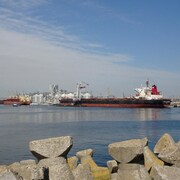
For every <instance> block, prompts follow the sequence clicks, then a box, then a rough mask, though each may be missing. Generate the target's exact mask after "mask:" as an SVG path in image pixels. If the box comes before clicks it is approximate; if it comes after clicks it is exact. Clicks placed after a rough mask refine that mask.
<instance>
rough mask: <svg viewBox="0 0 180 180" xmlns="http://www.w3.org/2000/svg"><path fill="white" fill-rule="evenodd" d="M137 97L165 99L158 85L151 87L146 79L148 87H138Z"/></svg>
mask: <svg viewBox="0 0 180 180" xmlns="http://www.w3.org/2000/svg"><path fill="white" fill-rule="evenodd" d="M135 91H136V96H135V98H136V99H147V100H153V99H163V95H162V94H161V93H160V92H159V91H158V90H157V86H156V85H153V86H152V87H149V82H148V81H146V87H141V88H136V89H135Z"/></svg>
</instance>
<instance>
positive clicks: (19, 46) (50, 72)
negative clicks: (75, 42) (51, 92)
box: [0, 30, 178, 96]
mask: <svg viewBox="0 0 180 180" xmlns="http://www.w3.org/2000/svg"><path fill="white" fill-rule="evenodd" d="M0 41H1V42H3V43H1V44H0V64H1V66H0V72H1V75H2V76H1V86H2V87H3V88H4V90H3V89H2V88H1V90H0V91H1V92H0V94H3V95H4V94H6V95H7V93H10V92H11V91H12V92H15V91H19V92H22V91H25V92H29V91H38V90H48V85H49V84H52V83H56V84H59V86H60V88H62V89H68V90H75V85H76V83H77V82H78V81H80V80H83V81H85V82H88V83H89V84H90V87H89V89H90V90H93V92H94V93H95V94H98V95H99V94H100V93H102V94H104V95H105V94H106V93H107V89H108V88H110V89H111V92H112V93H113V94H116V95H118V96H122V94H123V92H124V93H125V95H130V94H133V93H134V92H133V88H135V87H136V86H138V85H140V83H141V82H144V81H145V80H146V79H147V78H150V79H153V80H157V79H158V81H160V80H161V82H158V83H159V84H161V85H162V87H163V86H164V88H165V87H167V84H166V79H165V78H164V77H168V78H169V79H175V78H177V77H178V76H177V75H176V74H172V73H168V72H158V71H154V70H147V69H140V68H133V67H128V66H122V65H117V64H115V63H112V60H113V58H114V57H113V56H111V55H109V56H104V55H97V54H92V53H88V52H81V51H78V50H72V49H69V48H65V47H60V46H56V45H52V44H49V43H48V42H47V41H44V40H40V39H38V38H36V37H33V36H27V35H24V34H20V33H17V32H10V31H5V30H0ZM116 58H117V57H115V59H116ZM119 58H123V57H121V56H120V57H119ZM10 90H11V91H10ZM168 93H170V92H168Z"/></svg>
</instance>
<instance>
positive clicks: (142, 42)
mask: <svg viewBox="0 0 180 180" xmlns="http://www.w3.org/2000/svg"><path fill="white" fill-rule="evenodd" d="M179 9H180V1H179V0H173V1H170V0H157V1H155V0H154V1H144V0H138V1H135V0H131V1H130V0H127V1H122V0H118V1H116V0H29V1H27V0H1V1H0V42H1V43H0V65H1V66H0V72H1V77H0V82H1V89H0V97H1V96H8V95H11V94H13V93H15V92H34V91H48V87H49V84H58V85H59V87H60V89H67V90H69V91H74V90H75V86H76V83H77V82H79V81H85V82H87V83H89V84H90V86H89V87H88V89H89V90H90V91H92V92H93V94H94V95H100V94H103V95H107V92H108V93H109V91H110V92H111V93H112V94H114V95H116V96H122V95H123V94H124V95H127V96H129V95H132V94H134V88H136V87H138V86H140V85H141V84H145V81H146V79H149V80H150V84H154V83H156V84H157V86H158V87H159V88H160V90H162V91H163V94H164V95H165V96H169V97H173V96H175V97H178V96H180V71H179V67H180V61H179V59H180V51H179V47H180V36H179V34H180V21H179V17H180V11H179Z"/></svg>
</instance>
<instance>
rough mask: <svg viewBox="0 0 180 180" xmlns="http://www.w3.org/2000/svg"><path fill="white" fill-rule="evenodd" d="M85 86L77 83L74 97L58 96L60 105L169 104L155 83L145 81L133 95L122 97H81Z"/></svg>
mask: <svg viewBox="0 0 180 180" xmlns="http://www.w3.org/2000/svg"><path fill="white" fill-rule="evenodd" d="M83 88H85V86H84V85H83V83H81V82H80V83H78V84H77V91H76V93H75V97H74V98H60V100H59V101H60V106H74V107H114V108H166V107H169V106H170V103H171V99H168V98H167V99H166V98H164V97H163V95H162V94H161V93H160V92H159V91H158V89H157V86H156V85H152V86H151V87H149V82H148V81H146V86H145V87H140V88H136V89H135V91H136V94H135V95H134V96H133V97H122V98H116V97H113V98H108V97H106V98H98V97H97V98H93V97H91V98H82V97H81V89H83Z"/></svg>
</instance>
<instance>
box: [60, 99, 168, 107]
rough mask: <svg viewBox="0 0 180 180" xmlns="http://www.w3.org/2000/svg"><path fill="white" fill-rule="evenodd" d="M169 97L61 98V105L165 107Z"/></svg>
mask: <svg viewBox="0 0 180 180" xmlns="http://www.w3.org/2000/svg"><path fill="white" fill-rule="evenodd" d="M170 103H171V100H170V99H154V100H146V99H136V98H90V99H81V100H73V99H61V100H60V105H61V106H77V107H116V108H166V107H169V105H170Z"/></svg>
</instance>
